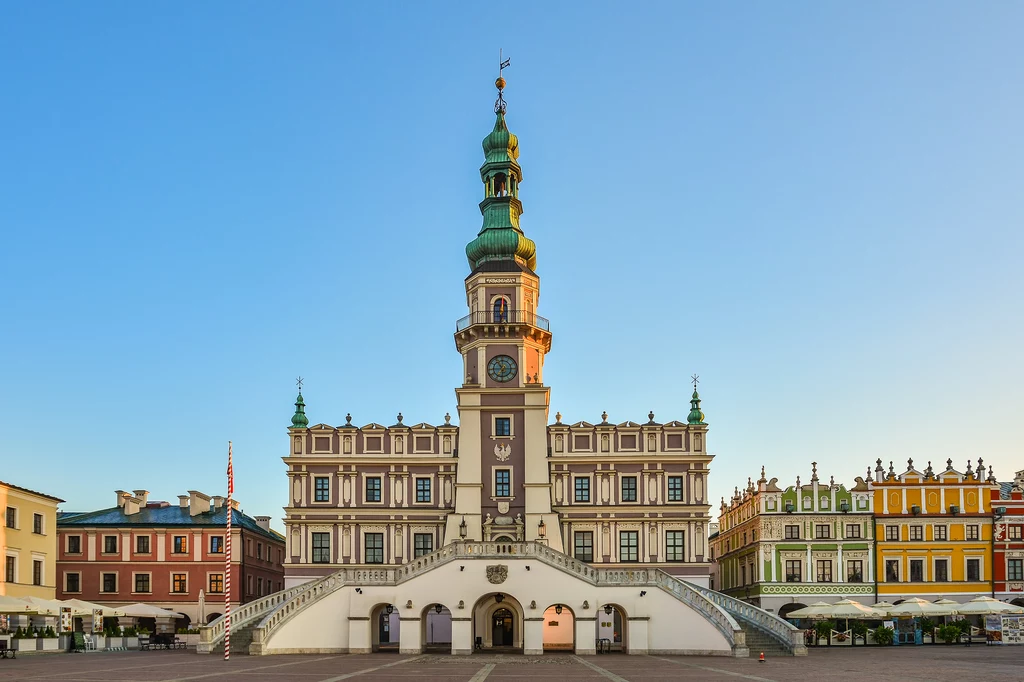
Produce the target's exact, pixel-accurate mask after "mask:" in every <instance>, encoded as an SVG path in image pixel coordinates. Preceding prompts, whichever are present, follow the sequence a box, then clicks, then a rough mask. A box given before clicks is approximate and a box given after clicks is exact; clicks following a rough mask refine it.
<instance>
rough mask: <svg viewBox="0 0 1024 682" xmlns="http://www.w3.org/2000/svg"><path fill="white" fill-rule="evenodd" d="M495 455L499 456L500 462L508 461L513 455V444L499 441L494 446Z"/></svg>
mask: <svg viewBox="0 0 1024 682" xmlns="http://www.w3.org/2000/svg"><path fill="white" fill-rule="evenodd" d="M494 456H495V457H497V458H498V461H499V462H505V461H508V458H509V457H511V456H512V446H511V445H509V444H508V443H498V444H497V445H495V446H494Z"/></svg>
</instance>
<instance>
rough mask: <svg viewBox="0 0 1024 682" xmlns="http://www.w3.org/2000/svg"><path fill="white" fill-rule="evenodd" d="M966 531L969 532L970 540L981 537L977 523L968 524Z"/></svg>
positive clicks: (968, 537)
mask: <svg viewBox="0 0 1024 682" xmlns="http://www.w3.org/2000/svg"><path fill="white" fill-rule="evenodd" d="M966 532H967V539H968V540H977V539H978V538H979V537H980V533H979V532H978V525H977V524H968V525H967V528H966Z"/></svg>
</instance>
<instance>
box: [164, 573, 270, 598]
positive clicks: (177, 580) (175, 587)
mask: <svg viewBox="0 0 1024 682" xmlns="http://www.w3.org/2000/svg"><path fill="white" fill-rule="evenodd" d="M249 577H250V578H251V577H252V576H249ZM171 592H174V593H175V594H185V593H186V592H188V574H186V573H172V574H171Z"/></svg>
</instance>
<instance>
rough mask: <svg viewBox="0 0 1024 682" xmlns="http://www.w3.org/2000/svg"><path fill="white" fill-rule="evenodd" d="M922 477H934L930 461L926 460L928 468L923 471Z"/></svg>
mask: <svg viewBox="0 0 1024 682" xmlns="http://www.w3.org/2000/svg"><path fill="white" fill-rule="evenodd" d="M924 475H925V476H927V477H929V478H930V477H932V476H934V475H935V472H934V471H932V461H931V460H928V467H927V468H926V469H925V470H924Z"/></svg>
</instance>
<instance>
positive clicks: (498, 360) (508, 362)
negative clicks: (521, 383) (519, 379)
mask: <svg viewBox="0 0 1024 682" xmlns="http://www.w3.org/2000/svg"><path fill="white" fill-rule="evenodd" d="M516 371H517V368H516V361H515V360H513V359H512V358H510V357H509V356H507V355H496V356H495V357H493V358H491V361H490V362H488V363H487V375H488V376H489V377H491V378H492V379H494V380H495V381H500V382H502V383H505V382H506V381H512V380H513V379H515V378H516Z"/></svg>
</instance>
